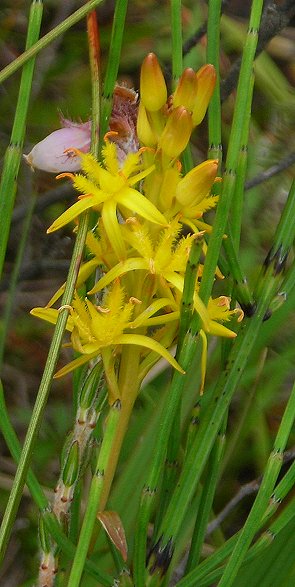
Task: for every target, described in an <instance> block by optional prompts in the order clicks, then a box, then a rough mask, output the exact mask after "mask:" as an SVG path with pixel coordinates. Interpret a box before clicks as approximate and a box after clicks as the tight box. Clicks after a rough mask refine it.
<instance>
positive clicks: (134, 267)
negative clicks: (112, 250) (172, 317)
mask: <svg viewBox="0 0 295 587" xmlns="http://www.w3.org/2000/svg"><path fill="white" fill-rule="evenodd" d="M129 227H131V230H130V229H129ZM180 231H181V224H180V223H179V222H178V219H177V218H176V219H174V220H173V221H172V222H171V224H170V226H168V227H167V228H165V229H163V230H162V231H161V234H160V236H159V238H158V240H157V242H156V243H155V244H154V243H153V239H152V237H151V235H150V234H149V232H148V229H147V227H146V226H145V225H141V224H140V223H139V222H136V221H135V222H134V223H131V222H129V224H128V225H126V226H125V227H124V231H123V233H124V238H125V240H126V241H127V242H128V244H129V245H130V246H131V247H132V249H133V250H134V251H135V252H137V253H138V256H132V257H129V258H128V259H125V260H124V261H121V262H120V263H118V264H117V265H115V266H114V267H112V268H111V269H110V270H109V271H108V272H107V273H106V275H104V276H103V277H102V278H101V279H100V280H99V281H98V282H97V284H96V285H95V286H94V287H93V289H92V290H91V291H90V292H89V293H90V294H94V293H96V292H98V291H101V290H102V289H104V288H105V287H107V286H108V285H109V284H110V283H112V281H114V280H115V279H117V278H120V277H122V275H125V274H127V273H129V272H130V271H139V270H143V271H145V272H146V273H148V274H150V275H152V276H154V277H156V278H157V279H156V281H155V291H158V292H160V295H162V294H163V292H164V295H165V296H166V297H167V298H170V300H171V304H172V306H173V305H174V306H175V300H174V297H173V295H172V293H171V286H172V287H173V288H176V290H178V291H179V292H182V291H183V283H184V273H185V268H186V263H187V260H188V256H189V252H190V249H191V245H192V242H193V240H194V239H195V238H196V235H195V234H191V235H188V236H186V237H183V238H181V239H180V240H178V237H179V234H180ZM195 309H196V311H197V312H198V313H199V314H200V316H201V319H202V321H203V323H204V324H205V326H206V328H208V326H209V316H208V312H207V310H206V308H205V306H204V304H203V302H202V301H201V300H200V298H199V296H198V295H197V294H196V295H195Z"/></svg>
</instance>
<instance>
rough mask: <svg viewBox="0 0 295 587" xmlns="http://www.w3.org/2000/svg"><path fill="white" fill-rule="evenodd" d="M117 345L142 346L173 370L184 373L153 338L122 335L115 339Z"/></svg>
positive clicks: (141, 335)
mask: <svg viewBox="0 0 295 587" xmlns="http://www.w3.org/2000/svg"><path fill="white" fill-rule="evenodd" d="M117 343H118V344H135V345H138V346H143V347H145V348H147V349H150V350H151V351H154V352H156V353H157V354H158V355H161V357H163V358H164V359H166V361H168V363H170V365H172V367H174V369H176V370H177V371H179V372H180V373H185V371H184V370H183V369H182V367H181V366H180V365H179V364H178V363H177V361H176V360H175V359H174V357H172V356H171V355H170V353H169V352H168V351H167V349H165V347H163V345H161V344H160V343H159V342H157V341H156V340H154V339H153V338H149V337H148V336H144V335H143V334H122V335H121V336H119V337H118V339H117Z"/></svg>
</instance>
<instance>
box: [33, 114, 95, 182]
mask: <svg viewBox="0 0 295 587" xmlns="http://www.w3.org/2000/svg"><path fill="white" fill-rule="evenodd" d="M63 124H64V125H65V126H64V128H60V129H59V130H55V131H54V132H52V133H51V134H50V135H48V137H46V138H45V139H43V141H40V143H37V145H35V147H33V149H32V151H31V152H30V153H29V154H28V155H24V158H25V160H26V162H27V163H28V164H29V165H30V166H31V167H33V168H37V169H42V170H43V171H48V172H50V173H60V172H62V171H78V170H79V169H80V168H81V160H80V157H79V156H78V155H75V154H72V153H71V154H69V153H66V152H65V151H66V150H67V149H70V148H71V147H74V148H75V149H79V150H80V151H82V152H83V153H88V152H89V151H90V142H91V123H90V122H86V123H83V124H78V123H77V124H76V123H74V122H71V121H70V120H63Z"/></svg>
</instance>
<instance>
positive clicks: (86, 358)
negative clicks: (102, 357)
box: [54, 352, 97, 379]
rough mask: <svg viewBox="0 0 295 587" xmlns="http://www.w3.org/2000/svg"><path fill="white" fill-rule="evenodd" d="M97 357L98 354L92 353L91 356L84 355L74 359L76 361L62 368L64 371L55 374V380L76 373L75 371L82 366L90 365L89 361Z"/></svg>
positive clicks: (60, 370)
mask: <svg viewBox="0 0 295 587" xmlns="http://www.w3.org/2000/svg"><path fill="white" fill-rule="evenodd" d="M96 356H97V352H95V353H92V354H91V355H82V356H81V357H78V358H77V359H74V361H71V362H70V363H68V364H67V365H65V366H64V367H62V369H59V371H57V372H56V373H55V375H54V379H58V378H59V377H63V376H64V375H67V374H68V373H70V372H71V371H74V369H77V367H81V365H85V363H88V361H90V360H91V359H93V358H94V357H96Z"/></svg>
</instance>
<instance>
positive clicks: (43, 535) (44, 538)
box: [38, 514, 52, 554]
mask: <svg viewBox="0 0 295 587" xmlns="http://www.w3.org/2000/svg"><path fill="white" fill-rule="evenodd" d="M38 534H39V540H40V546H41V550H42V552H44V553H45V554H48V553H49V552H50V551H51V550H52V539H51V535H50V532H49V531H48V530H47V528H46V526H45V523H44V518H43V515H42V514H41V515H40V518H39V527H38Z"/></svg>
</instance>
